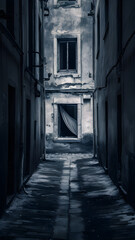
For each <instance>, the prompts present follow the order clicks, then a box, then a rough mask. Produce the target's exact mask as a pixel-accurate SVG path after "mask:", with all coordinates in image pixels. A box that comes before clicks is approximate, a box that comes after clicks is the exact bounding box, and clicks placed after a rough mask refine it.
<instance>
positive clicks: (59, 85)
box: [45, 0, 94, 151]
mask: <svg viewBox="0 0 135 240" xmlns="http://www.w3.org/2000/svg"><path fill="white" fill-rule="evenodd" d="M48 6H49V9H50V16H49V17H48V18H46V20H45V26H46V28H45V36H46V38H47V43H48V44H47V45H46V48H45V57H46V62H47V65H46V69H47V72H48V73H51V74H52V76H51V78H50V81H48V82H46V84H45V87H46V94H47V95H46V96H47V99H46V123H47V128H46V133H47V141H48V144H47V146H48V147H47V149H48V151H59V150H60V149H61V151H62V149H63V151H71V148H72V149H73V146H72V145H73V143H72V142H70V141H68V142H65V140H64V142H63V141H61V142H60V141H59V143H57V144H56V142H54V133H53V128H54V120H53V118H52V116H53V115H54V110H53V105H52V103H53V101H54V99H55V98H56V96H57V98H60V99H63V101H65V100H64V99H66V98H68V99H70V100H71V101H72V102H74V103H75V102H77V101H79V99H80V98H81V102H82V105H81V119H80V122H81V130H80V132H81V138H80V139H79V141H80V142H82V143H83V146H85V145H87V144H88V145H89V146H88V148H89V150H91V149H92V124H93V122H92V107H91V106H92V100H91V94H92V91H93V87H94V85H93V72H92V19H91V18H90V17H88V11H89V9H90V2H89V1H88V0H85V1H82V0H78V1H75V2H68V1H67V2H66V1H62V2H60V1H59V2H58V1H54V0H51V1H49V3H48ZM64 37H65V38H77V59H78V60H77V72H76V73H75V72H74V73H73V72H65V73H64V72H63V73H62V72H58V71H57V64H58V60H57V53H58V45H57V39H59V38H64ZM88 39H89V40H88ZM84 95H87V96H89V97H88V98H89V100H86V99H84V98H85V96H84ZM86 98H87V97H86ZM74 99H76V100H74ZM83 99H84V100H83ZM50 137H51V140H50ZM88 142H89V143H88ZM74 144H75V143H74ZM80 144H81V143H80ZM60 146H61V147H60ZM81 149H82V147H80V146H79V143H76V148H74V151H81ZM82 151H83V149H82Z"/></svg>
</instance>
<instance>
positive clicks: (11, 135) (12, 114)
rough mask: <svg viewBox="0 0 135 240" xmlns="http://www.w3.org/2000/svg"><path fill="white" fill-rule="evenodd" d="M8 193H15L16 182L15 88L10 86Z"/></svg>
mask: <svg viewBox="0 0 135 240" xmlns="http://www.w3.org/2000/svg"><path fill="white" fill-rule="evenodd" d="M7 174H8V175H7V195H8V196H10V195H12V194H13V193H14V191H15V189H14V182H15V179H14V178H15V88H14V87H12V86H8V173H7Z"/></svg>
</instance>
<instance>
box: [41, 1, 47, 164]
mask: <svg viewBox="0 0 135 240" xmlns="http://www.w3.org/2000/svg"><path fill="white" fill-rule="evenodd" d="M41 4H42V6H41V7H42V58H43V68H42V71H43V79H44V76H45V69H44V59H45V33H44V31H45V23H44V0H42V2H41ZM43 84H44V80H43ZM42 101H43V114H44V116H43V118H44V121H43V124H44V127H43V131H44V137H43V142H44V159H43V160H45V156H46V148H45V139H46V127H45V124H46V122H45V88H43V97H42Z"/></svg>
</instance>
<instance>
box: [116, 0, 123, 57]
mask: <svg viewBox="0 0 135 240" xmlns="http://www.w3.org/2000/svg"><path fill="white" fill-rule="evenodd" d="M117 36H118V38H117V39H118V40H117V42H118V56H119V55H120V53H121V51H122V0H119V1H117Z"/></svg>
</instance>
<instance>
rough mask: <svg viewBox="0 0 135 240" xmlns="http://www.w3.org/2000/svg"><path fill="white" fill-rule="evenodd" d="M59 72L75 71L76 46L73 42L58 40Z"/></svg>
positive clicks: (75, 42) (74, 41)
mask: <svg viewBox="0 0 135 240" xmlns="http://www.w3.org/2000/svg"><path fill="white" fill-rule="evenodd" d="M58 43H59V70H66V71H68V70H73V71H76V68H77V67H76V45H77V41H76V39H74V40H71V39H70V40H59V41H58Z"/></svg>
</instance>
